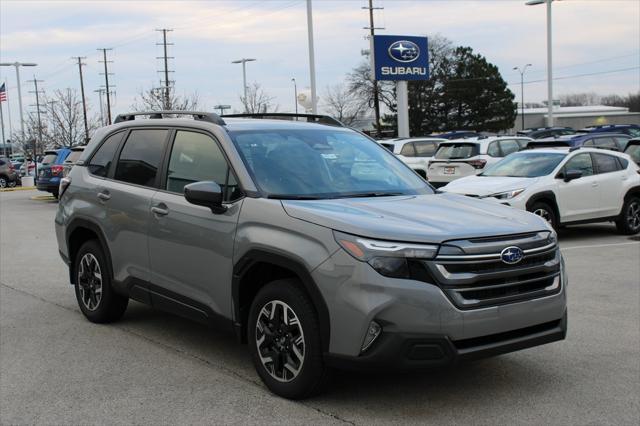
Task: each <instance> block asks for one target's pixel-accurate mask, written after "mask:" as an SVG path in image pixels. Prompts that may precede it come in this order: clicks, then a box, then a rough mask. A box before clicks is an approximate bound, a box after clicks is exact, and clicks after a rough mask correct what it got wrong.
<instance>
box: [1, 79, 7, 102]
mask: <svg viewBox="0 0 640 426" xmlns="http://www.w3.org/2000/svg"><path fill="white" fill-rule="evenodd" d="M4 85H5V83H2V86H0V102H6V101H7V89H6V88H5V86H4Z"/></svg>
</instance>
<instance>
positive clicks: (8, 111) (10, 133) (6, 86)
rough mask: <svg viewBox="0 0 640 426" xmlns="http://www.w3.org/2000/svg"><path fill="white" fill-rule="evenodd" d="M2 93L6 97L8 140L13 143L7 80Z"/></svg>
mask: <svg viewBox="0 0 640 426" xmlns="http://www.w3.org/2000/svg"><path fill="white" fill-rule="evenodd" d="M4 93H5V94H6V95H7V118H8V119H9V120H8V121H9V139H11V142H13V139H12V138H13V125H12V124H11V103H10V101H9V84H8V83H7V80H6V79H5V80H4ZM11 150H12V151H13V147H11Z"/></svg>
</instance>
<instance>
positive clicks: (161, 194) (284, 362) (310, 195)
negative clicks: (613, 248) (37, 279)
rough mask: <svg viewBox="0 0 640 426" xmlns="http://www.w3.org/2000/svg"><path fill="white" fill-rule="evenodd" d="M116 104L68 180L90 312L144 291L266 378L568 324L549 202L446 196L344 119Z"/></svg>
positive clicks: (103, 311)
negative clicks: (138, 109)
mask: <svg viewBox="0 0 640 426" xmlns="http://www.w3.org/2000/svg"><path fill="white" fill-rule="evenodd" d="M171 114H176V113H175V112H154V113H153V115H151V117H152V119H142V120H141V119H139V114H137V113H136V114H128V115H124V116H119V117H118V118H117V119H116V120H115V121H116V124H114V125H112V126H108V127H104V128H102V129H100V130H99V131H98V132H96V135H95V136H94V137H93V139H92V141H91V142H90V143H89V145H88V146H87V148H86V150H85V151H84V153H83V154H82V156H81V158H80V161H79V162H78V163H77V164H76V166H75V167H73V169H72V170H71V172H70V173H69V175H68V176H67V177H66V178H64V180H63V182H62V183H61V191H60V204H59V207H58V211H57V215H56V218H55V228H56V234H57V239H58V245H59V250H60V254H61V256H62V258H63V259H64V260H65V262H66V263H67V264H68V265H69V273H70V281H71V283H72V284H73V285H74V286H75V293H76V297H77V300H78V304H79V306H80V309H81V311H82V313H83V314H84V315H85V316H86V317H87V318H88V319H89V320H90V321H93V322H98V323H104V322H110V321H115V320H118V319H119V318H120V317H122V315H123V314H124V312H125V310H126V307H127V303H128V300H129V298H132V299H135V300H138V301H141V302H143V303H147V304H150V305H151V306H153V307H156V308H158V309H163V310H166V311H169V312H173V313H175V314H178V315H182V316H184V317H188V318H191V319H194V320H196V321H200V322H203V323H206V324H211V325H215V326H217V327H219V328H222V329H226V330H229V331H230V332H235V335H236V336H237V338H238V340H239V341H241V342H245V343H248V345H249V350H250V352H251V355H252V357H253V362H254V364H255V367H256V370H257V372H258V374H259V376H260V377H261V379H262V380H263V381H264V383H265V384H266V385H267V387H268V388H269V389H271V390H272V391H273V392H275V393H276V394H278V395H281V396H284V397H287V398H304V397H307V396H309V395H312V394H314V393H316V392H318V391H319V390H320V389H321V388H322V386H323V384H324V383H325V382H326V377H327V372H328V370H329V368H331V367H356V368H396V369H415V368H425V367H433V366H441V365H445V364H452V363H456V362H459V361H464V360H469V359H475V358H479V357H484V356H490V355H497V354H501V353H505V352H510V351H515V350H519V349H524V348H528V347H531V346H536V345H540V344H544V343H549V342H553V341H557V340H561V339H564V337H565V335H566V330H567V311H566V286H567V277H566V273H565V270H564V264H563V260H562V256H561V254H560V251H559V249H558V245H557V241H556V234H555V232H554V231H553V229H551V228H550V226H549V225H548V224H547V223H546V222H545V221H544V220H543V219H542V218H540V217H538V216H535V215H533V214H531V213H527V212H524V211H519V210H516V209H512V208H509V207H505V206H502V205H499V204H497V203H487V202H485V201H479V200H475V199H472V198H469V197H464V196H460V195H455V194H446V193H437V192H436V191H434V189H433V188H432V187H431V186H430V185H429V184H428V183H427V182H425V181H424V180H423V179H421V178H420V177H419V176H418V175H417V174H415V173H414V172H413V171H412V170H411V169H410V168H409V167H407V166H406V165H405V164H404V163H402V161H400V160H399V159H398V158H396V157H395V156H394V155H393V154H392V153H390V152H389V151H388V150H387V149H385V148H383V147H381V146H380V145H378V144H377V143H376V142H375V141H373V140H372V139H369V138H368V137H366V136H364V135H362V134H360V133H358V132H356V131H353V130H351V129H348V128H344V127H339V126H337V125H327V124H317V123H303V122H297V121H278V120H268V119H260V120H257V119H250V117H249V118H225V119H224V120H223V119H222V118H220V117H218V116H217V115H215V114H211V113H198V112H189V113H185V112H182V113H181V114H185V115H190V116H193V118H194V120H189V119H184V118H183V119H180V118H162V117H164V116H166V115H171Z"/></svg>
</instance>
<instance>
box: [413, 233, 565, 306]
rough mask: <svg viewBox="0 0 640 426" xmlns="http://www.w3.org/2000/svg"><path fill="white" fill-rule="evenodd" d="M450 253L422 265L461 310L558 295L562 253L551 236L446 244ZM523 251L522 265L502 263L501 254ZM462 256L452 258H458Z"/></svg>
mask: <svg viewBox="0 0 640 426" xmlns="http://www.w3.org/2000/svg"><path fill="white" fill-rule="evenodd" d="M447 246H448V247H449V250H448V253H446V254H444V255H440V256H439V257H436V259H435V260H430V261H423V262H422V263H423V265H424V267H425V269H427V270H428V271H429V272H430V276H431V277H432V279H433V281H435V282H436V283H437V284H438V285H439V286H440V288H441V289H442V290H443V292H444V293H445V294H446V295H447V297H448V298H449V299H450V300H451V302H452V303H453V304H454V305H455V306H456V307H458V308H460V309H478V308H482V307H487V306H497V305H502V304H507V303H515V302H519V301H523V300H530V299H535V298H539V297H545V296H549V295H553V294H557V293H558V292H560V290H561V277H560V267H561V262H562V260H561V257H560V251H559V249H558V247H557V245H556V244H555V242H554V241H553V240H551V239H550V236H549V234H548V233H544V234H541V233H538V234H524V235H517V236H512V237H511V238H505V237H490V238H484V239H479V240H462V241H454V242H448V243H447ZM509 246H518V247H522V248H523V250H524V257H523V259H522V260H521V261H520V262H518V263H517V264H515V265H513V264H507V263H504V262H503V261H502V260H501V258H500V253H501V251H502V250H503V249H504V248H506V247H509ZM456 250H457V252H458V253H459V254H457V255H455V254H452V253H454V252H456Z"/></svg>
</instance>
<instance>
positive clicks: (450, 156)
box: [435, 143, 478, 160]
mask: <svg viewBox="0 0 640 426" xmlns="http://www.w3.org/2000/svg"><path fill="white" fill-rule="evenodd" d="M474 155H478V145H477V144H474V143H455V144H443V145H440V147H439V148H438V151H436V155H435V158H438V159H441V160H457V159H463V158H469V157H473V156H474Z"/></svg>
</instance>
